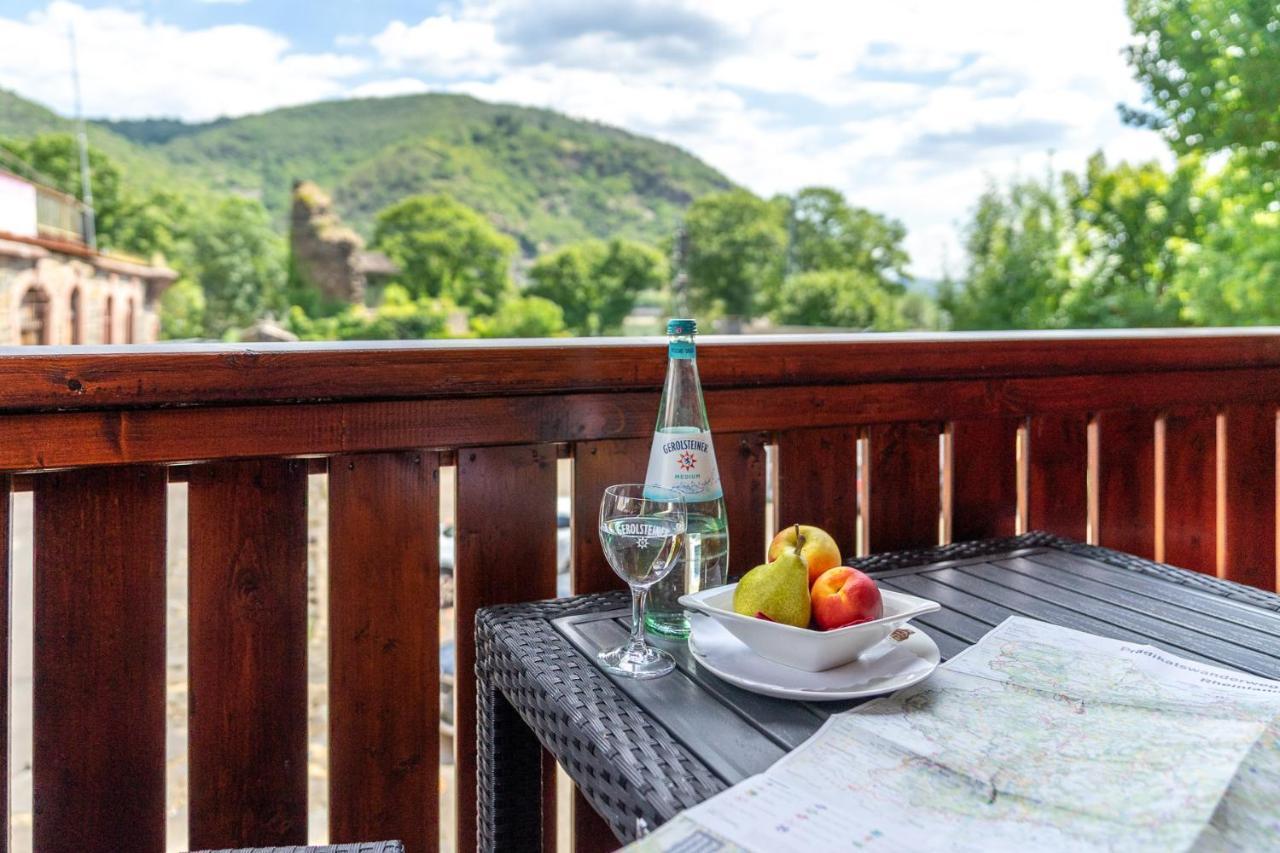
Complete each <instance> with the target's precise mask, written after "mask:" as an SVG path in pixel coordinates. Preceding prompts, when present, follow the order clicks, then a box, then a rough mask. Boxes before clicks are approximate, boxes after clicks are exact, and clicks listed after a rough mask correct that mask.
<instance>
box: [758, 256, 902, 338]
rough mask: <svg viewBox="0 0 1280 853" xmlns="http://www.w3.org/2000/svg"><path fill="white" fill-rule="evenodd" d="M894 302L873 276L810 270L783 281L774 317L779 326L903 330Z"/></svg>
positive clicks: (854, 272)
mask: <svg viewBox="0 0 1280 853" xmlns="http://www.w3.org/2000/svg"><path fill="white" fill-rule="evenodd" d="M898 302H899V297H898V296H896V295H895V294H892V293H890V292H889V291H888V290H887V289H885V287H884V285H883V283H882V282H881V281H880V280H879V279H878V278H877V277H876V276H875V275H874V274H873V273H869V272H866V271H865V270H859V269H832V270H813V271H811V272H802V273H799V274H797V275H793V276H789V277H788V278H787V280H786V281H785V282H783V284H782V292H781V294H780V297H779V299H778V307H777V309H776V310H775V312H774V318H775V319H776V320H777V321H778V322H779V323H781V324H783V325H794V326H833V327H838V328H842V329H859V330H875V331H881V332H884V331H892V330H896V329H902V328H906V322H905V318H904V317H903V316H902V314H901V313H900V312H899V310H898Z"/></svg>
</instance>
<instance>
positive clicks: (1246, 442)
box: [1219, 405, 1276, 590]
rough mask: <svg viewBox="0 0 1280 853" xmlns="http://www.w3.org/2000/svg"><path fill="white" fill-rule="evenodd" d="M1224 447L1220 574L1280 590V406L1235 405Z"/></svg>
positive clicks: (1229, 412) (1230, 411) (1228, 412)
mask: <svg viewBox="0 0 1280 853" xmlns="http://www.w3.org/2000/svg"><path fill="white" fill-rule="evenodd" d="M1225 420H1226V427H1225V432H1224V438H1225V442H1224V444H1225V446H1224V447H1222V448H1221V452H1222V456H1223V458H1222V464H1223V472H1222V473H1223V478H1222V491H1223V494H1222V500H1223V507H1222V510H1223V515H1224V522H1225V531H1224V539H1223V543H1222V545H1223V548H1222V559H1221V563H1220V564H1219V569H1220V574H1221V575H1222V576H1223V577H1225V578H1228V579H1229V580H1233V581H1237V582H1239V583H1246V584H1250V585H1252V586H1256V587H1260V588H1262V589H1266V590H1275V589H1276V409H1275V406H1273V405H1260V406H1230V407H1228V408H1227V410H1226V412H1225Z"/></svg>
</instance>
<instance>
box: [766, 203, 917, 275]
mask: <svg viewBox="0 0 1280 853" xmlns="http://www.w3.org/2000/svg"><path fill="white" fill-rule="evenodd" d="M792 205H793V208H792V216H793V217H794V225H793V229H794V236H793V243H792V246H791V260H792V264H793V268H794V270H795V271H796V272H807V271H809V270H861V271H863V272H866V273H870V274H872V275H874V276H878V277H879V278H880V279H881V280H882V281H884V282H885V283H886V284H890V285H896V284H898V283H899V282H901V281H902V279H904V278H906V268H907V264H908V263H909V262H910V257H909V256H908V255H907V251H906V249H905V248H903V245H902V242H903V240H905V239H906V236H907V229H906V227H905V226H904V225H903V224H902V223H901V222H898V221H896V220H893V219H889V218H888V217H886V216H882V215H881V214H879V213H873V212H872V211H870V210H866V209H865V208H861V207H853V206H851V205H850V204H849V203H848V202H847V201H845V198H844V196H843V195H841V194H840V193H839V192H838V191H836V190H833V189H830V188H828V187H806V188H805V189H802V190H800V192H798V193H796V196H795V199H794V200H793V201H792Z"/></svg>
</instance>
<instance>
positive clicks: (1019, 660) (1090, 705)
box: [628, 617, 1280, 853]
mask: <svg viewBox="0 0 1280 853" xmlns="http://www.w3.org/2000/svg"><path fill="white" fill-rule="evenodd" d="M1277 839H1280V682H1275V681H1268V680H1266V679H1261V678H1254V677H1252V676H1248V675H1242V674H1239V673H1236V672H1233V671H1231V670H1226V669H1220V668H1217V667H1213V666H1209V665H1206V664H1201V663H1198V662H1196V661H1191V660H1187V659H1185V658H1180V657H1177V656H1175V655H1171V654H1168V653H1166V652H1163V651H1160V650H1158V649H1156V648H1154V647H1152V646H1144V645H1138V644H1135V643H1126V642H1121V641H1117V640H1108V639H1103V638H1101V637H1095V636H1092V635H1089V634H1084V633H1081V632H1079V631H1073V630H1070V629H1067V628H1059V627H1056V626H1053V625H1048V624H1045V623H1042V622H1037V621H1034V620H1031V619H1024V618H1021V617H1010V618H1009V619H1007V620H1006V621H1005V622H1003V623H1002V624H1001V625H1000V626H999V627H997V628H995V629H994V630H992V631H991V632H990V633H988V634H987V635H986V636H985V637H984V638H983V639H982V640H981V641H980V642H979V643H978V644H977V645H974V646H972V647H971V648H969V649H967V650H966V651H965V652H963V653H962V654H960V655H957V656H956V657H955V658H953V659H952V660H950V661H948V662H947V663H946V664H944V665H943V666H941V667H939V668H938V670H937V671H936V672H935V673H934V674H933V675H932V676H930V677H929V678H928V679H926V680H925V681H923V682H921V683H920V684H918V685H916V686H914V687H910V688H907V689H905V690H902V691H900V692H898V693H896V694H894V695H893V696H890V697H887V698H884V699H877V700H875V701H873V702H870V703H867V704H866V705H863V706H861V707H859V708H857V709H855V710H854V711H851V712H849V713H845V714H838V715H835V716H833V717H832V718H831V719H830V720H829V721H828V722H827V723H826V725H824V726H823V727H822V729H820V730H819V731H818V732H817V733H816V734H815V735H814V736H813V737H812V738H810V739H809V740H808V741H806V742H805V743H804V744H803V745H802V746H800V747H799V748H798V749H796V750H794V751H793V752H792V753H790V754H789V755H787V756H786V757H785V758H783V759H782V760H781V761H779V762H778V763H777V764H775V765H774V766H773V767H771V768H770V769H769V770H768V771H767V772H765V773H762V774H760V775H758V776H754V777H752V778H750V779H747V780H746V781H744V782H742V783H741V784H739V785H736V786H734V787H733V788H730V789H729V790H727V791H725V792H723V793H721V794H719V795H717V796H715V797H713V798H712V799H710V800H708V801H706V802H705V803H702V804H701V805H699V806H697V807H695V808H692V809H689V810H688V811H686V812H684V813H683V814H681V815H680V816H678V817H676V818H675V819H673V820H671V821H670V822H668V823H667V824H665V825H664V826H663V827H662V828H660V829H659V830H658V831H657V832H655V833H653V834H652V835H650V836H648V837H646V838H644V839H641V840H640V841H638V842H636V843H635V844H634V845H632V847H630V848H628V849H629V850H635V851H664V853H666V852H667V851H671V853H704V851H705V853H711V851H739V850H745V851H768V853H774V851H777V853H788V851H796V853H814V852H815V851H819V850H822V851H827V850H886V851H893V853H903V851H912V850H952V851H999V850H1018V851H1025V850H1029V849H1039V850H1062V851H1071V850H1082V851H1083V850H1090V851H1092V850H1117V851H1119V850H1152V851H1155V850H1159V851H1167V850H1195V851H1219V850H1221V851H1228V850H1262V849H1269V847H1270V846H1271V845H1276V844H1278V843H1280V842H1278V841H1277Z"/></svg>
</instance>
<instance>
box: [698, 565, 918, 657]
mask: <svg viewBox="0 0 1280 853" xmlns="http://www.w3.org/2000/svg"><path fill="white" fill-rule="evenodd" d="M737 587H738V585H737V584H736V583H733V584H729V585H728V586H717V587H713V588H711V589H704V590H702V591H701V592H696V593H693V594H691V595H682V596H680V604H681V605H683V606H684V607H685V608H686V609H688V610H692V611H694V612H696V613H705V614H706V615H708V616H710V617H711V618H712V619H715V620H716V621H717V622H719V623H720V624H721V625H723V626H724V627H725V628H726V629H728V631H729V632H730V633H731V634H733V635H734V636H735V637H737V638H738V639H739V640H741V641H742V642H744V643H746V644H747V646H748V647H750V649H751V650H752V651H753V652H755V653H756V654H758V655H760V657H762V658H768V659H769V660H771V661H774V662H776V663H780V664H783V665H785V666H791V667H795V668H796V669H803V670H808V671H809V672H821V671H822V670H824V669H831V668H832V667H835V666H842V665H844V664H846V663H849V662H850V661H852V660H854V659H855V658H856V657H858V655H860V654H862V653H863V652H865V651H866V650H867V649H869V648H871V647H872V646H874V645H875V644H876V643H879V642H880V641H881V640H883V639H884V638H885V637H887V636H889V634H890V633H891V632H892V631H893V629H894V628H897V627H898V626H900V625H905V624H906V623H907V622H909V621H910V620H912V619H914V618H915V617H917V616H920V615H921V614H924V613H933V612H934V611H936V610H941V609H942V605H940V604H938V602H936V601H929V600H928V599H927V598H917V597H916V596H914V595H907V594H906V593H903V592H894V591H892V590H888V589H881V590H880V598H881V600H882V601H883V602H884V615H883V616H881V617H880V618H879V619H874V620H872V621H870V622H862V623H859V624H857V625H846V626H845V627H843V628H836V629H835V630H833V631H817V630H814V629H812V628H796V627H795V626H793V625H783V624H781V623H778V622H770V621H769V620H767V619H757V618H756V617H754V616H743V615H741V614H739V613H734V612H733V591H734V590H735V589H737Z"/></svg>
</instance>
